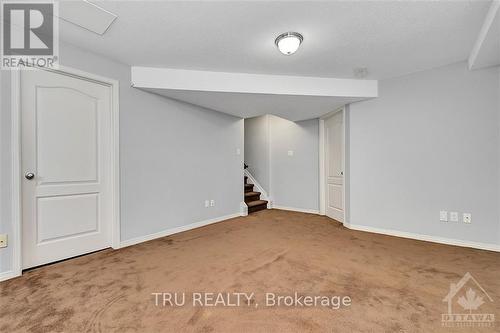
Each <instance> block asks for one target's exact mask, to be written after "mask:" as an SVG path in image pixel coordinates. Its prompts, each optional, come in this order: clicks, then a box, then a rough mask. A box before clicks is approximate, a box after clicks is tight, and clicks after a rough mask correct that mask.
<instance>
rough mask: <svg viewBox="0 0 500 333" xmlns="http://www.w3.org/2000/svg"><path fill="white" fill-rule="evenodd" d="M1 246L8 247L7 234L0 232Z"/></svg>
mask: <svg viewBox="0 0 500 333" xmlns="http://www.w3.org/2000/svg"><path fill="white" fill-rule="evenodd" d="M0 247H7V234H0Z"/></svg>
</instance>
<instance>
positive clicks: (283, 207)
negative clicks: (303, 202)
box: [273, 205, 319, 214]
mask: <svg viewBox="0 0 500 333" xmlns="http://www.w3.org/2000/svg"><path fill="white" fill-rule="evenodd" d="M273 209H281V210H289V211H292V212H300V213H308V214H319V210H316V209H304V208H294V207H285V206H276V205H273Z"/></svg>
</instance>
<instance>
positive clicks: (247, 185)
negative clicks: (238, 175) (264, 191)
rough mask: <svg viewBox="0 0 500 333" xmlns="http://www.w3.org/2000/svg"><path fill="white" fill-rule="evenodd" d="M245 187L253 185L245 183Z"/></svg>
mask: <svg viewBox="0 0 500 333" xmlns="http://www.w3.org/2000/svg"><path fill="white" fill-rule="evenodd" d="M245 187H253V184H245Z"/></svg>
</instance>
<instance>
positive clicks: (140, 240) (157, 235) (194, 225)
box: [120, 212, 241, 248]
mask: <svg viewBox="0 0 500 333" xmlns="http://www.w3.org/2000/svg"><path fill="white" fill-rule="evenodd" d="M239 216H241V213H240V212H238V213H234V214H229V215H225V216H221V217H216V218H213V219H209V220H204V221H200V222H195V223H190V224H186V225H182V226H179V227H174V228H170V229H167V230H163V231H159V232H156V233H154V234H149V235H145V236H141V237H136V238H132V239H128V240H125V241H122V242H120V248H123V247H127V246H131V245H135V244H139V243H143V242H147V241H150V240H153V239H156V238H161V237H165V236H170V235H173V234H177V233H179V232H183V231H188V230H191V229H195V228H199V227H203V226H206V225H209V224H212V223H217V222H221V221H224V220H228V219H232V218H234V217H239Z"/></svg>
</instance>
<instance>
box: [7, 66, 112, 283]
mask: <svg viewBox="0 0 500 333" xmlns="http://www.w3.org/2000/svg"><path fill="white" fill-rule="evenodd" d="M24 70H30V69H24ZM37 70H46V71H49V72H53V73H56V74H60V75H67V76H71V77H75V78H79V79H82V80H87V81H93V82H97V83H100V84H102V85H105V86H108V87H110V91H111V97H110V99H111V100H110V104H111V128H110V131H111V156H110V164H111V166H110V167H111V179H110V182H111V205H112V209H111V210H112V214H111V215H112V217H111V219H112V222H111V224H112V227H111V246H112V248H114V249H117V248H119V247H120V155H119V153H120V150H119V113H120V112H119V110H120V107H119V82H118V81H117V80H114V79H110V78H106V77H102V76H99V75H95V74H92V73H87V72H84V71H81V70H77V69H73V68H70V67H66V66H59V67H58V68H57V69H47V68H39V69H37ZM20 71H21V70H19V69H18V70H12V72H11V153H12V169H11V170H12V184H11V185H12V186H11V198H12V209H11V211H12V216H11V220H12V242H13V247H12V248H13V262H12V270H11V272H10V274H9V277H16V276H20V275H22V218H21V216H22V186H21V185H22V183H21V177H23V175H22V170H21V167H22V166H21V144H22V142H21V100H20V98H21V86H20V84H21V72H20Z"/></svg>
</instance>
